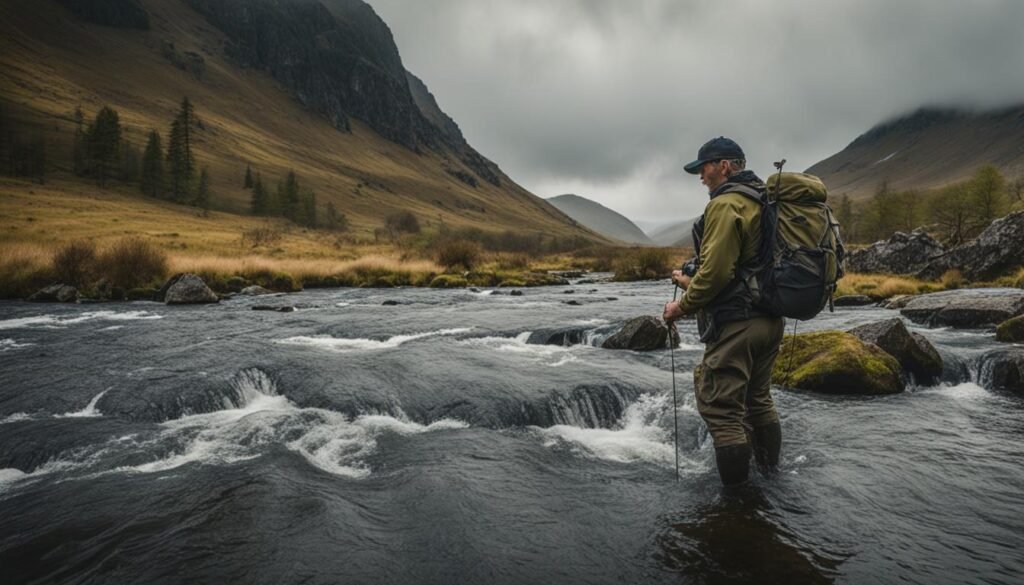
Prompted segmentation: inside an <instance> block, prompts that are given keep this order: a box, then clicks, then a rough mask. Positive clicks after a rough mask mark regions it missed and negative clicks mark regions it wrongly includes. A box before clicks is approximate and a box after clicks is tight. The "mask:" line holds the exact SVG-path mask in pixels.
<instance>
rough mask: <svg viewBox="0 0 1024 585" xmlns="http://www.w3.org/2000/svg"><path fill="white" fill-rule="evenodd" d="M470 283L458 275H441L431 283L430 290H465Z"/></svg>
mask: <svg viewBox="0 0 1024 585" xmlns="http://www.w3.org/2000/svg"><path fill="white" fill-rule="evenodd" d="M468 285H469V283H468V282H466V279H465V278H463V277H461V276H459V275H457V274H441V275H439V276H437V277H435V278H434V280H431V281H430V288H465V287H466V286H468Z"/></svg>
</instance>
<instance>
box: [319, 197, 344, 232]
mask: <svg viewBox="0 0 1024 585" xmlns="http://www.w3.org/2000/svg"><path fill="white" fill-rule="evenodd" d="M324 221H325V222H326V224H327V229H329V230H334V231H338V232H343V231H346V230H348V218H347V217H345V214H344V213H338V208H337V207H335V206H334V202H333V201H328V202H327V216H326V217H325V218H324Z"/></svg>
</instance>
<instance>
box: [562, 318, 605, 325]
mask: <svg viewBox="0 0 1024 585" xmlns="http://www.w3.org/2000/svg"><path fill="white" fill-rule="evenodd" d="M609 323H611V321H609V320H608V319H573V320H572V321H569V324H570V325H607V324H609Z"/></svg>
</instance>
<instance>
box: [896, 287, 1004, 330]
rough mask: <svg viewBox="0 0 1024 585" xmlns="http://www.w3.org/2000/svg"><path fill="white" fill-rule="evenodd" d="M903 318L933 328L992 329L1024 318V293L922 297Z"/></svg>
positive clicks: (976, 292) (966, 292) (958, 292)
mask: <svg viewBox="0 0 1024 585" xmlns="http://www.w3.org/2000/svg"><path fill="white" fill-rule="evenodd" d="M900 314H901V315H903V316H904V317H906V318H907V319H910V320H911V321H913V322H915V323H921V324H925V325H928V326H929V327H942V326H948V327H956V328H980V327H991V326H994V325H997V324H999V323H1002V322H1003V321H1006V320H1007V319H1012V318H1013V317H1017V316H1019V315H1021V314H1024V290H1020V289H1015V288H999V289H993V288H989V289H961V290H952V291H943V292H937V293H930V294H926V295H918V296H916V297H914V298H913V299H911V301H910V302H908V303H907V305H906V306H905V307H903V309H901V310H900Z"/></svg>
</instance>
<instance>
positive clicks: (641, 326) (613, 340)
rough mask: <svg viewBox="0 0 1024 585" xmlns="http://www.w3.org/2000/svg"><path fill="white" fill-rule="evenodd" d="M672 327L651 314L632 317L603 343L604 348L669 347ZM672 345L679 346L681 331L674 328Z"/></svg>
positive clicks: (641, 348)
mask: <svg viewBox="0 0 1024 585" xmlns="http://www.w3.org/2000/svg"><path fill="white" fill-rule="evenodd" d="M669 331H670V329H669V328H668V327H667V326H666V325H665V322H664V321H662V320H661V319H658V318H656V317H652V316H650V315H644V316H643V317H636V318H634V319H630V320H629V321H627V322H626V324H625V325H623V327H622V329H619V330H618V331H617V332H616V333H615V334H614V335H612V336H611V337H609V338H608V339H606V340H605V341H604V343H603V344H601V347H603V348H604V349H632V350H635V351H651V350H655V349H667V340H668V334H669ZM672 347H679V333H678V332H675V331H674V330H673V335H672Z"/></svg>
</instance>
